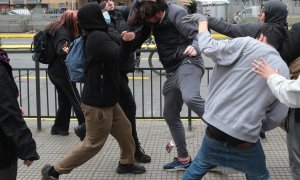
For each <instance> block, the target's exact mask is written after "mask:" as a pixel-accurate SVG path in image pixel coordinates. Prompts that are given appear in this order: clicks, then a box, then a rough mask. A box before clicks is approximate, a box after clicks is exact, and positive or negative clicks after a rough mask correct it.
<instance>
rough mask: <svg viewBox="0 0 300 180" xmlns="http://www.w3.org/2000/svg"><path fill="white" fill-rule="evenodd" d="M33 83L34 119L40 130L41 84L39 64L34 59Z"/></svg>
mask: <svg viewBox="0 0 300 180" xmlns="http://www.w3.org/2000/svg"><path fill="white" fill-rule="evenodd" d="M35 84H36V87H35V88H36V119H37V128H38V130H39V131H40V130H42V120H41V84H40V64H39V62H38V61H35Z"/></svg>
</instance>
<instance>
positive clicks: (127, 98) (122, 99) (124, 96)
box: [119, 73, 140, 146]
mask: <svg viewBox="0 0 300 180" xmlns="http://www.w3.org/2000/svg"><path fill="white" fill-rule="evenodd" d="M119 104H120V106H121V108H122V110H123V111H124V113H125V115H126V117H127V118H128V120H129V122H130V124H131V128H132V137H133V139H134V142H135V145H136V146H138V145H139V144H140V142H139V139H138V136H137V131H136V119H135V114H136V104H135V100H134V98H133V96H132V93H131V90H130V88H129V86H128V77H127V75H126V74H124V73H121V78H120V90H119Z"/></svg>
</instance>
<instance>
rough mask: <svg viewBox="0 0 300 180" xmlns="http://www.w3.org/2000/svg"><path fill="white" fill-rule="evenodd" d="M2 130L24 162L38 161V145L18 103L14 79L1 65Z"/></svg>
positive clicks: (0, 119)
mask: <svg viewBox="0 0 300 180" xmlns="http://www.w3.org/2000/svg"><path fill="white" fill-rule="evenodd" d="M0 94H1V96H0V102H1V103H0V130H1V131H2V132H3V134H4V135H5V136H6V137H7V138H8V139H9V140H11V141H12V142H13V143H14V144H15V146H16V150H17V157H18V158H20V159H22V160H38V159H39V155H38V153H37V152H36V143H35V141H34V140H33V138H32V134H31V131H30V130H29V128H28V127H27V125H26V122H25V121H24V119H23V117H22V114H21V111H20V107H19V104H18V101H17V98H16V97H17V90H16V88H15V83H14V81H13V79H11V78H10V77H9V76H8V73H7V72H5V70H4V68H3V66H1V65H0Z"/></svg>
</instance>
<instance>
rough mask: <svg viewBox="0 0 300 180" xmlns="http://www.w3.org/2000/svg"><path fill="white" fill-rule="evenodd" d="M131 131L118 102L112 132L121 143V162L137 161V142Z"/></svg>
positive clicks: (115, 107)
mask: <svg viewBox="0 0 300 180" xmlns="http://www.w3.org/2000/svg"><path fill="white" fill-rule="evenodd" d="M131 131H132V130H131V125H130V123H129V121H128V119H127V118H126V116H125V114H124V112H123V110H122V109H121V107H120V106H119V104H117V105H116V106H114V109H113V124H112V128H111V131H110V133H111V135H112V136H113V137H114V138H115V139H116V140H117V141H118V143H119V146H120V149H121V155H120V163H121V164H131V163H134V162H135V160H134V151H135V144H134V141H133V138H132V135H131Z"/></svg>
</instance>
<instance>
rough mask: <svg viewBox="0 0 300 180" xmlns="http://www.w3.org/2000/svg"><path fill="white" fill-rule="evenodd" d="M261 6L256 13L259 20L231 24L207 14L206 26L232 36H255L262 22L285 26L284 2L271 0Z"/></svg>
mask: <svg viewBox="0 0 300 180" xmlns="http://www.w3.org/2000/svg"><path fill="white" fill-rule="evenodd" d="M261 7H262V9H261V10H260V14H258V19H259V21H260V22H254V23H248V24H231V23H228V22H225V21H221V20H220V19H219V18H215V17H211V16H208V17H207V19H208V26H209V28H210V29H212V30H214V31H216V32H218V33H221V34H224V35H226V36H229V37H232V38H236V37H245V36H250V37H254V38H255V34H256V32H257V31H258V29H259V28H260V27H261V26H262V24H263V23H275V24H280V25H283V26H285V27H287V23H286V18H287V15H288V10H287V5H286V4H284V3H283V2H282V1H279V0H273V1H267V2H264V3H263V5H262V6H261Z"/></svg>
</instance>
